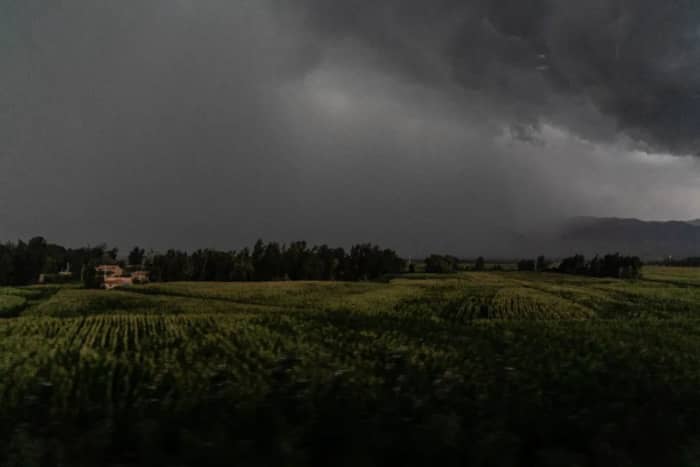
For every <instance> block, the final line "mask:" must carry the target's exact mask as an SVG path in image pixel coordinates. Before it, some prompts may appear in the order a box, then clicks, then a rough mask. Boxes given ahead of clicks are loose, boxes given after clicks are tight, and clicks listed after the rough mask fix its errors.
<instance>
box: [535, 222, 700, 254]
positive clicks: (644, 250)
mask: <svg viewBox="0 0 700 467" xmlns="http://www.w3.org/2000/svg"><path fill="white" fill-rule="evenodd" d="M536 245H539V247H540V249H541V251H542V252H543V253H546V254H549V255H567V254H572V253H577V252H578V253H583V254H586V255H594V254H605V253H612V252H620V253H623V254H632V255H637V256H641V257H642V258H645V259H661V258H665V257H668V256H673V257H677V258H681V257H689V256H700V219H696V220H690V221H665V222H659V221H642V220H639V219H620V218H614V217H606V218H601V217H575V218H572V219H569V220H567V221H565V222H563V223H562V224H561V225H560V226H558V227H557V228H556V229H554V230H553V231H551V232H549V233H547V234H545V235H544V236H543V237H542V238H538V239H536V240H535V242H534V245H533V247H535V248H536V247H537V246H536Z"/></svg>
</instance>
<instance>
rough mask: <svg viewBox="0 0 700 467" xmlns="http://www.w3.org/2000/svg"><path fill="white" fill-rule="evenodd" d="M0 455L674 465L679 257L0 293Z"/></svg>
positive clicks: (693, 382) (682, 383) (678, 432)
mask: <svg viewBox="0 0 700 467" xmlns="http://www.w3.org/2000/svg"><path fill="white" fill-rule="evenodd" d="M0 316H4V317H5V318H4V319H1V320H0V464H2V465H23V466H31V465H59V464H61V465H86V466H87V465H115V466H116V465H193V466H201V465H289V466H304V465H314V466H326V465H337V464H341V465H353V466H355V465H357V466H361V465H402V464H403V465H427V464H431V465H433V464H434V465H441V466H442V465H477V466H517V465H541V466H560V465H567V466H573V465H578V466H598V465H605V466H607V465H610V466H613V465H614V466H621V465H629V466H632V465H649V466H651V465H671V466H686V465H687V466H691V465H698V462H699V461H700V455H699V454H698V453H699V452H700V449H699V448H698V446H700V444H698V440H700V426H698V423H697V420H698V419H699V418H698V417H700V319H699V318H700V270H699V269H683V268H648V270H645V279H644V280H639V281H621V280H615V279H595V278H587V277H580V276H564V275H559V274H549V273H544V274H537V273H519V272H511V271H508V272H471V273H461V274H456V275H445V276H431V275H420V276H418V275H416V276H415V278H411V276H406V277H404V278H398V279H394V280H392V281H390V282H356V283H344V282H277V283H276V282H264V283H155V284H150V285H146V286H135V287H133V288H130V289H126V290H117V291H109V292H105V291H98V290H84V289H81V288H77V287H72V286H53V287H28V288H2V289H0Z"/></svg>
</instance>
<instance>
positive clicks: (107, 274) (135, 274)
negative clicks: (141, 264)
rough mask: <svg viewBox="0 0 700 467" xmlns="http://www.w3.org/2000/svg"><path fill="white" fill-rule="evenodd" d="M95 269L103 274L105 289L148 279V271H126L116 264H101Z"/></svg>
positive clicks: (138, 282) (142, 282) (141, 282)
mask: <svg viewBox="0 0 700 467" xmlns="http://www.w3.org/2000/svg"><path fill="white" fill-rule="evenodd" d="M95 270H96V271H97V272H101V273H102V274H103V278H102V282H103V284H104V288H105V289H107V290H111V289H115V288H117V287H124V286H126V285H133V284H144V283H146V282H148V281H149V273H148V271H131V272H128V271H124V269H123V268H122V267H121V266H119V265H116V264H101V265H99V266H97V267H96V268H95Z"/></svg>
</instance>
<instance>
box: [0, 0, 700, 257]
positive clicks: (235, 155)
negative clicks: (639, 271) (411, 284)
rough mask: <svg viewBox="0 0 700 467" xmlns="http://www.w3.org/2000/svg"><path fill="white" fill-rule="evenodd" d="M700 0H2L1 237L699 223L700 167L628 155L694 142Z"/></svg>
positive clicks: (442, 236) (394, 236) (91, 238)
mask: <svg viewBox="0 0 700 467" xmlns="http://www.w3.org/2000/svg"><path fill="white" fill-rule="evenodd" d="M693 8H694V7H692V6H691V4H690V3H680V2H651V1H648V2H635V3H633V2H624V1H621V0H620V1H619V2H618V3H615V4H613V3H612V0H611V1H608V2H602V1H601V0H592V1H589V2H574V1H573V0H571V1H545V0H540V1H524V0H519V1H515V0H512V1H509V2H505V1H503V0H499V1H489V2H486V1H476V0H469V1H459V2H458V1H456V0H436V1H431V2H427V1H426V2H418V1H416V0H401V1H399V0H382V1H369V0H342V1H341V0H338V1H331V0H298V1H294V2H282V1H280V0H236V1H224V0H221V1H216V0H209V1H199V0H143V1H139V2H130V3H125V2H118V3H117V2H111V1H107V0H96V1H95V0H89V1H88V0H85V1H80V0H77V1H73V2H46V1H43V0H21V1H20V0H16V1H7V2H2V3H0V240H2V241H5V240H11V239H16V238H17V237H23V238H26V237H28V236H31V235H36V234H43V235H45V236H46V237H47V238H49V239H50V240H52V241H56V242H61V243H65V244H68V245H80V244H85V243H87V242H93V243H94V242H97V241H107V242H109V243H110V244H116V245H118V246H119V247H121V248H122V250H123V249H124V248H127V247H131V246H133V245H134V244H139V245H141V246H145V247H154V248H158V249H163V248H167V247H179V248H196V247H209V246H212V247H218V248H240V247H242V246H244V245H250V244H252V243H253V242H254V241H255V239H256V238H257V237H264V238H266V239H276V240H280V241H290V240H297V239H306V240H309V241H311V242H327V243H330V244H340V245H349V244H350V243H353V242H362V241H372V242H378V243H381V244H383V245H388V246H391V247H394V248H397V249H398V250H399V251H400V252H401V253H402V254H405V255H421V254H425V253H429V252H434V251H442V252H452V253H455V254H509V253H510V254H516V253H519V252H520V250H519V245H518V244H517V242H514V241H513V238H516V237H514V234H516V233H517V232H518V231H520V230H522V229H525V228H531V227H532V226H539V225H541V224H542V223H544V222H546V221H548V220H549V219H551V218H561V217H568V216H573V215H581V214H592V215H620V216H643V217H657V218H658V217H662V218H663V217H666V218H672V217H693V218H696V217H698V215H699V214H698V213H697V206H696V204H697V203H696V202H695V200H697V199H698V198H700V178H699V177H698V173H700V167H699V165H700V158H687V157H666V156H660V155H658V154H651V153H650V154H647V153H645V152H639V151H634V150H632V149H630V147H641V148H646V149H648V150H650V151H651V150H654V151H657V150H658V151H663V152H672V153H677V154H683V153H686V152H696V148H695V135H694V131H693V130H694V127H695V126H696V120H697V119H696V117H697V114H696V111H697V103H698V102H700V99H694V98H693V97H694V95H695V94H697V95H698V96H700V90H699V89H697V88H698V73H697V71H698V70H697V68H695V67H696V66H697V63H700V60H698V57H697V45H696V43H697V41H696V37H695V34H696V33H695V32H694V31H695V30H694V29H693V28H694V27H695V24H696V22H697V21H696V20H697V17H696V11H695V10H694V9H693ZM630 143H631V144H630ZM640 187H644V189H643V190H640ZM514 252H515V253H514Z"/></svg>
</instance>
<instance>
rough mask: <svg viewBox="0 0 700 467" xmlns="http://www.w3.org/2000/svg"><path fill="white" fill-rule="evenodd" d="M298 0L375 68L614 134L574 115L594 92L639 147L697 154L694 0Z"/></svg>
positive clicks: (699, 90)
mask: <svg viewBox="0 0 700 467" xmlns="http://www.w3.org/2000/svg"><path fill="white" fill-rule="evenodd" d="M304 3H305V5H306V6H307V10H306V13H307V19H308V20H309V23H310V24H312V25H314V27H315V28H316V30H317V31H318V32H319V33H320V34H322V35H323V37H325V38H326V39H333V40H338V41H342V40H346V39H347V38H353V39H355V40H360V41H363V42H364V43H365V45H366V46H367V47H369V48H371V49H372V50H374V51H376V52H377V54H378V55H379V57H378V58H377V59H376V61H377V62H380V63H382V66H384V67H386V68H393V69H395V70H396V71H399V72H400V73H402V74H404V75H405V76H407V77H411V78H412V79H416V80H420V81H422V82H425V83H428V84H430V85H434V86H440V85H444V84H445V83H450V82H452V81H454V82H457V83H459V84H460V85H462V86H463V87H464V88H465V89H467V90H470V91H477V92H480V93H488V94H489V95H490V96H491V97H492V98H493V99H494V100H496V101H498V102H500V105H501V106H502V107H503V108H502V111H503V112H504V113H506V114H508V115H509V116H510V118H511V119H512V118H517V119H520V120H523V121H525V124H532V123H533V122H537V121H539V120H543V119H544V120H554V121H555V123H562V122H563V123H565V124H566V125H567V126H569V127H570V129H572V130H573V131H575V132H578V133H580V134H582V135H583V136H585V137H589V138H597V139H603V138H605V139H609V138H610V137H611V136H612V135H611V134H610V131H608V130H607V129H604V128H595V126H594V125H591V123H590V121H589V120H590V119H587V117H586V116H585V115H584V116H577V114H578V113H579V112H580V111H579V109H577V106H579V105H581V104H580V103H581V102H585V101H587V100H590V101H591V102H592V103H593V104H594V105H595V107H596V108H597V109H598V110H599V111H600V112H601V113H602V114H604V115H606V116H609V117H611V118H612V120H613V121H614V123H615V125H616V129H617V130H618V131H620V132H624V133H625V134H626V135H628V136H629V137H630V138H631V139H633V140H635V141H636V142H637V144H638V145H639V146H640V147H645V146H646V147H647V148H649V149H650V150H657V151H664V152H672V153H678V154H697V153H699V152H700V146H699V145H698V143H699V141H700V139H699V137H698V132H697V128H698V127H700V3H698V2H696V1H694V0H675V1H657V0H591V1H578V0H466V1H465V0H438V1H430V2H428V1H423V0H384V1H379V2H378V1H374V0H348V1H344V2H329V1H326V0H306V1H305V2H304ZM562 98H564V99H565V100H566V103H565V105H564V104H562V102H561V99H562Z"/></svg>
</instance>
